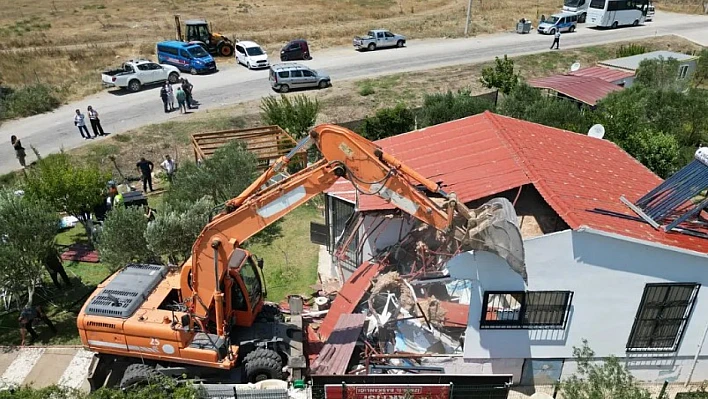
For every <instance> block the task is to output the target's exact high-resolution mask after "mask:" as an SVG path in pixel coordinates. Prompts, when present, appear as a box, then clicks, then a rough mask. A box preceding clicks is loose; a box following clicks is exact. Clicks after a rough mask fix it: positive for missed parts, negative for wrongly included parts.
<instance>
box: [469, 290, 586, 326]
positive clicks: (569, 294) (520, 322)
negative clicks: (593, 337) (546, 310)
mask: <svg viewBox="0 0 708 399" xmlns="http://www.w3.org/2000/svg"><path fill="white" fill-rule="evenodd" d="M556 294H562V295H565V298H564V299H565V300H564V302H565V303H564V304H555V305H548V306H555V307H558V308H559V309H558V310H560V308H561V307H562V309H563V317H562V320H561V321H560V322H559V323H550V322H548V323H539V322H530V321H529V320H532V318H531V317H528V315H527V313H526V312H527V308H528V305H529V303H528V300H527V299H528V298H529V297H530V296H532V295H539V296H549V295H551V296H552V295H556ZM573 294H574V293H573V291H562V290H552V291H485V292H484V297H483V298H482V314H481V316H480V321H479V326H480V329H486V330H498V329H502V330H505V329H517V330H565V329H566V327H567V325H568V319H569V317H570V309H571V306H572V304H573ZM491 295H511V296H520V297H521V300H518V299H517V301H518V302H519V304H520V306H521V307H520V309H519V311H518V318H517V319H514V320H487V315H488V314H489V311H488V309H489V304H490V303H489V299H490V296H491ZM532 306H539V305H532Z"/></svg>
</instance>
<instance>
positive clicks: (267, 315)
mask: <svg viewBox="0 0 708 399" xmlns="http://www.w3.org/2000/svg"><path fill="white" fill-rule="evenodd" d="M258 319H259V320H262V321H265V322H269V323H271V322H274V321H279V322H283V321H285V317H283V313H282V312H281V311H280V309H279V308H278V306H277V305H275V304H271V303H265V304H263V308H261V312H260V313H259V314H258Z"/></svg>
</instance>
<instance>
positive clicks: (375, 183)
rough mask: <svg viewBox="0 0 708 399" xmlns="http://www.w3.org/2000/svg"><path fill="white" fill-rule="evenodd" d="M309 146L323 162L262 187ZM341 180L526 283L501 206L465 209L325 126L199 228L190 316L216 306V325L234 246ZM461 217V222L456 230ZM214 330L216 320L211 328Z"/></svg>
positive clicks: (373, 149) (352, 137) (351, 136)
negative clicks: (487, 256)
mask: <svg viewBox="0 0 708 399" xmlns="http://www.w3.org/2000/svg"><path fill="white" fill-rule="evenodd" d="M312 144H315V145H316V146H317V148H318V149H319V150H320V152H321V153H322V155H323V159H322V160H320V161H319V162H317V163H315V164H313V165H311V166H309V167H307V168H305V169H303V170H301V171H299V172H297V173H295V174H293V175H290V176H288V177H287V178H285V179H283V180H281V181H279V182H278V183H276V184H273V185H271V186H269V187H266V188H263V187H264V185H265V184H266V183H267V182H268V180H269V179H271V178H272V177H273V176H274V175H275V174H276V173H278V172H279V171H281V170H282V169H283V168H284V167H285V166H286V165H287V163H288V161H289V160H290V158H291V157H292V156H293V155H294V153H295V152H296V151H299V150H302V149H304V148H306V147H309V146H310V145H312ZM340 177H342V178H345V179H347V180H349V181H350V182H351V183H352V184H353V185H354V187H356V189H357V191H358V192H360V193H361V194H363V195H377V196H379V197H381V198H383V199H384V200H386V201H389V202H390V203H391V204H392V205H394V206H396V207H397V208H399V209H401V210H402V211H404V212H406V213H408V214H410V215H412V216H414V217H416V218H417V219H419V220H420V221H422V222H424V223H426V224H428V225H430V226H433V227H434V228H436V229H438V230H440V231H441V232H443V233H447V234H451V235H452V236H454V238H456V239H457V241H458V242H459V243H460V246H461V249H463V250H471V249H477V250H489V251H492V252H495V253H497V254H499V255H500V256H502V257H503V258H505V259H506V260H507V262H508V263H509V264H510V265H511V267H512V268H513V269H514V270H516V271H517V272H519V273H520V274H521V275H522V276H523V277H524V278H525V277H526V276H525V269H524V263H523V245H522V243H521V235H520V232H519V230H518V227H516V225H515V224H514V223H515V218H516V214H515V213H514V210H513V207H510V205H511V204H507V203H508V201H506V200H502V199H495V200H494V201H496V202H492V201H490V203H488V204H485V205H484V206H483V207H481V208H480V209H477V210H470V209H468V208H467V207H466V206H465V205H464V204H462V203H459V202H458V201H457V198H456V196H455V194H454V193H446V192H445V191H444V190H442V189H441V188H440V187H439V186H438V185H437V184H435V183H434V182H432V181H430V180H429V179H427V178H425V177H423V176H422V175H420V174H419V173H417V172H415V171H414V170H412V169H410V168H408V167H407V166H406V165H404V164H403V163H402V162H400V161H398V160H397V159H396V158H394V157H393V156H392V155H390V154H387V153H385V152H384V151H382V150H381V149H380V148H379V147H377V146H376V145H375V144H374V143H372V142H370V141H368V140H366V139H364V138H363V137H361V136H359V135H357V134H355V133H353V132H351V131H350V130H348V129H345V128H343V127H340V126H336V125H329V124H324V125H319V126H317V127H315V128H314V129H313V130H312V131H311V132H310V135H309V136H308V137H306V138H304V139H303V140H302V141H301V142H300V143H298V145H297V147H296V148H295V149H293V151H291V152H290V154H288V155H286V156H284V157H282V158H281V159H279V160H278V161H277V162H276V163H275V164H274V165H273V166H272V167H270V168H269V169H268V170H266V171H265V172H264V173H263V174H262V175H261V176H260V177H259V178H258V179H257V180H256V181H255V182H254V183H253V184H251V186H249V187H248V188H247V189H246V190H245V191H244V192H243V193H242V194H241V195H239V196H238V197H236V198H234V199H233V200H231V201H229V202H227V203H226V211H225V212H224V213H223V214H221V215H219V216H217V217H216V218H214V219H213V220H212V221H211V222H210V223H209V224H208V225H207V226H206V227H205V228H204V229H203V231H202V233H201V234H200V236H199V237H198V238H197V240H196V242H195V244H194V246H193V249H192V260H191V273H192V282H193V283H192V287H185V286H183V287H182V296H183V297H184V298H188V297H191V298H192V305H193V309H192V310H193V312H194V313H195V315H196V316H199V317H206V316H207V314H208V313H209V312H210V309H211V308H212V306H214V305H216V309H217V311H216V313H217V315H218V317H217V319H221V314H222V311H219V309H220V306H221V305H220V304H219V303H218V302H219V301H218V300H217V301H216V302H215V301H214V298H215V295H216V296H218V295H219V293H220V291H221V286H222V280H223V278H224V275H225V273H226V272H227V270H228V267H229V262H230V256H231V254H232V253H233V251H234V249H235V248H237V247H239V246H240V245H242V244H243V242H244V241H246V240H247V239H248V238H250V237H252V236H253V235H255V234H257V233H258V232H260V231H262V230H263V229H264V228H266V227H267V226H268V225H270V224H271V223H274V222H275V221H277V220H278V219H280V218H282V217H283V216H285V215H286V214H288V213H289V212H290V211H292V210H293V209H295V208H297V207H298V206H300V205H302V204H303V203H305V202H307V201H308V200H310V199H311V198H312V197H314V196H316V195H318V194H320V193H322V192H324V191H325V190H327V189H328V188H329V187H331V186H332V184H334V182H335V181H337V179H339V178H340ZM416 185H422V186H423V187H425V189H427V190H428V191H430V192H433V193H436V194H438V195H441V196H442V197H443V198H445V199H446V204H445V205H444V206H440V205H438V204H437V203H435V202H434V201H433V200H432V199H431V198H429V197H428V196H427V195H426V194H425V193H424V192H422V191H420V190H419V189H418V188H416ZM504 201H506V203H504ZM460 217H461V218H462V220H463V221H464V223H463V224H462V225H457V224H455V220H459V219H460ZM497 241H502V242H497ZM188 263H189V262H188ZM221 324H222V323H221V322H218V323H217V327H219V326H220V325H221ZM219 330H220V331H221V328H220V329H219Z"/></svg>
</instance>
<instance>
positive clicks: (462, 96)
mask: <svg viewBox="0 0 708 399" xmlns="http://www.w3.org/2000/svg"><path fill="white" fill-rule="evenodd" d="M488 110H489V111H493V110H494V103H493V102H491V101H489V100H488V99H486V98H480V97H475V96H472V95H471V94H470V92H469V90H460V91H458V92H457V93H453V92H452V91H448V92H447V93H435V94H426V95H425V97H423V108H422V109H421V112H420V113H419V116H420V120H421V126H432V125H437V124H440V123H444V122H449V121H454V120H456V119H460V118H464V117H467V116H470V115H475V114H479V113H482V112H484V111H488Z"/></svg>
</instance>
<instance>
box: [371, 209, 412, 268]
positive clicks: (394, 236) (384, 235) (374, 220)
mask: <svg viewBox="0 0 708 399" xmlns="http://www.w3.org/2000/svg"><path fill="white" fill-rule="evenodd" d="M410 229H411V224H410V223H408V222H407V221H406V219H403V218H400V217H396V218H390V219H389V218H384V217H382V216H372V215H367V216H364V222H363V223H362V224H361V227H360V231H359V234H360V236H359V237H361V238H362V239H363V240H364V244H363V246H362V248H361V259H362V260H363V261H367V260H369V259H371V257H372V255H373V254H376V253H378V252H379V251H381V250H382V249H384V248H386V247H388V246H391V245H393V244H395V243H397V242H398V241H399V240H400V239H401V237H403V236H405V235H406V234H407V233H408V232H409V231H410Z"/></svg>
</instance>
